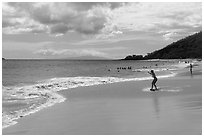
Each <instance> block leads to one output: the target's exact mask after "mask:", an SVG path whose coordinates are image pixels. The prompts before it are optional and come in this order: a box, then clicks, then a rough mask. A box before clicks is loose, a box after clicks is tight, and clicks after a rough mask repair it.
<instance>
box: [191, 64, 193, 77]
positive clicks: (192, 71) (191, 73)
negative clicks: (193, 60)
mask: <svg viewBox="0 0 204 137" xmlns="http://www.w3.org/2000/svg"><path fill="white" fill-rule="evenodd" d="M190 72H191V75H192V74H193V65H192V64H190Z"/></svg>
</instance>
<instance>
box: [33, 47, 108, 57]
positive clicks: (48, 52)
mask: <svg viewBox="0 0 204 137" xmlns="http://www.w3.org/2000/svg"><path fill="white" fill-rule="evenodd" d="M34 54H38V55H43V56H55V57H56V56H61V57H80V56H96V57H105V58H106V57H108V55H107V54H105V53H104V52H101V51H97V50H94V49H61V50H59V49H58V50H56V49H40V50H37V51H35V52H34Z"/></svg>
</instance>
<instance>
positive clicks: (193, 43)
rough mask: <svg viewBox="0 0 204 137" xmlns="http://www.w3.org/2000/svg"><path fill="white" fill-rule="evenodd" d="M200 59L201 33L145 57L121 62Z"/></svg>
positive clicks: (139, 56) (128, 58)
mask: <svg viewBox="0 0 204 137" xmlns="http://www.w3.org/2000/svg"><path fill="white" fill-rule="evenodd" d="M186 58H202V31H200V32H199V33H196V34H193V35H191V36H188V37H186V38H184V39H181V40H178V41H177V42H173V43H171V44H170V45H168V46H166V47H164V48H163V49H160V50H156V51H154V52H152V53H148V54H147V55H146V56H142V55H129V56H127V57H125V58H124V59H123V60H144V59H186Z"/></svg>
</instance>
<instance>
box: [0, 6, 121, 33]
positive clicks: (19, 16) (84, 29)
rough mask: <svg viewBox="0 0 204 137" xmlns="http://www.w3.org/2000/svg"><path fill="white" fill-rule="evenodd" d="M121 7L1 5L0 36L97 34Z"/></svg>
mask: <svg viewBox="0 0 204 137" xmlns="http://www.w3.org/2000/svg"><path fill="white" fill-rule="evenodd" d="M119 6H121V3H107V2H105V3H104V2H100V3H96V2H93V3H88V2H87V3H26V2H19V3H15V2H11V3H4V4H3V7H4V8H3V33H6V34H18V33H28V32H31V33H49V34H51V35H63V34H66V33H67V32H68V31H76V32H78V33H81V34H85V35H90V34H91V35H92V34H99V33H101V30H102V29H103V28H104V27H105V24H106V23H107V22H108V21H109V20H110V18H111V17H110V15H111V10H112V9H115V8H117V7H119Z"/></svg>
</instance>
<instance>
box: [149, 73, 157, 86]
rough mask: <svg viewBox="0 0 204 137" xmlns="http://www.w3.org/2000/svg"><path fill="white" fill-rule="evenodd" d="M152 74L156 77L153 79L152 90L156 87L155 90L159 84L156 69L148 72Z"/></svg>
mask: <svg viewBox="0 0 204 137" xmlns="http://www.w3.org/2000/svg"><path fill="white" fill-rule="evenodd" d="M148 73H149V74H150V75H152V77H153V78H154V79H153V81H152V87H151V89H150V90H154V89H153V87H155V90H157V86H156V82H157V77H156V75H155V73H154V70H151V71H150V72H148Z"/></svg>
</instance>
